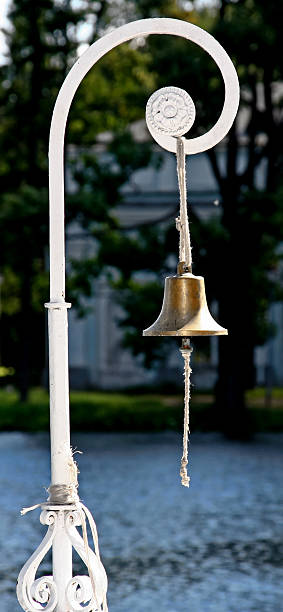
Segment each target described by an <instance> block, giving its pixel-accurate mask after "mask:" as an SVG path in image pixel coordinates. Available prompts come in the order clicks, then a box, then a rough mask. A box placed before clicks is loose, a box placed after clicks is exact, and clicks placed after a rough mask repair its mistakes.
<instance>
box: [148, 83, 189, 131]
mask: <svg viewBox="0 0 283 612" xmlns="http://www.w3.org/2000/svg"><path fill="white" fill-rule="evenodd" d="M195 116H196V109H195V105H194V103H193V100H192V98H191V96H189V94H188V93H187V92H186V91H185V90H184V89H180V87H162V88H161V89H158V90H157V91H155V92H154V93H153V94H152V96H150V98H149V100H148V102H147V105H146V122H147V125H148V127H149V130H150V132H157V133H159V134H168V135H169V136H183V135H184V134H186V133H187V132H188V131H189V130H190V128H191V127H192V125H193V123H194V120H195Z"/></svg>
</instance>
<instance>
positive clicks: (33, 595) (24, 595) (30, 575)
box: [17, 510, 66, 612]
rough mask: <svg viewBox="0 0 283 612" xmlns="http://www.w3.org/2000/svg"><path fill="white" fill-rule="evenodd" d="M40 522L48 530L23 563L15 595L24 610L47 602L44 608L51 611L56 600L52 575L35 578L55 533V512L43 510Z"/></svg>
mask: <svg viewBox="0 0 283 612" xmlns="http://www.w3.org/2000/svg"><path fill="white" fill-rule="evenodd" d="M40 522H41V523H42V524H43V525H49V528H48V531H47V533H46V535H45V537H44V538H43V540H42V542H41V544H40V545H39V546H38V548H37V549H36V551H35V552H34V553H33V555H32V556H31V557H30V559H29V560H28V561H27V562H26V563H25V565H24V567H23V569H22V570H21V571H20V573H19V577H18V583H17V596H18V600H19V603H20V604H21V606H22V608H23V609H24V610H25V612H34V611H36V610H42V607H43V606H42V604H47V605H46V607H45V608H44V609H45V610H47V611H48V612H52V610H54V609H55V607H56V604H57V601H58V598H57V586H56V584H55V582H54V580H53V577H52V576H44V577H42V578H40V579H39V580H35V574H36V572H37V569H38V566H39V565H40V563H41V561H42V559H43V558H44V557H45V555H46V554H47V552H48V551H49V550H50V548H51V546H52V542H53V540H54V537H55V535H56V530H57V513H56V512H53V511H48V510H44V511H43V512H42V513H41V515H40ZM65 612H66V610H65Z"/></svg>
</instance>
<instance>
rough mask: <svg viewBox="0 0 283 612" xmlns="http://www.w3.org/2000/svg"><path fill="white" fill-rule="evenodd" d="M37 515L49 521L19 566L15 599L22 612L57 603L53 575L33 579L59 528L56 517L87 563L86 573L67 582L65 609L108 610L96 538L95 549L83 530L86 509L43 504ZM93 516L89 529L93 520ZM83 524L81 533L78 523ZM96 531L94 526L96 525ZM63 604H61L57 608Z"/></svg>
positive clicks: (47, 608) (48, 609)
mask: <svg viewBox="0 0 283 612" xmlns="http://www.w3.org/2000/svg"><path fill="white" fill-rule="evenodd" d="M44 508H45V509H44V510H43V511H42V512H41V515H40V522H41V523H42V524H43V525H48V531H47V533H46V535H45V536H44V538H43V540H42V542H41V544H40V545H39V546H38V548H37V549H36V551H35V552H34V553H33V555H32V556H31V557H30V559H29V560H28V561H27V562H26V563H25V565H24V567H23V568H22V570H21V572H20V574H19V577H18V583H17V597H18V601H19V603H20V605H21V607H22V608H23V610H25V612H36V611H38V610H44V611H46V612H51V611H52V610H56V606H57V604H58V590H59V589H58V588H57V587H58V585H57V584H56V583H55V581H54V579H53V577H52V576H43V577H41V578H38V579H36V577H35V576H36V572H37V570H38V567H39V565H40V563H41V562H42V560H43V558H44V557H45V555H46V554H47V552H48V551H49V550H50V548H51V546H52V543H53V541H54V538H55V537H56V533H57V531H58V528H59V521H61V526H62V520H63V528H64V531H65V533H66V535H67V537H68V539H69V541H70V542H71V544H72V546H73V547H74V548H75V550H76V552H77V553H78V555H79V556H80V557H81V559H82V560H83V562H84V563H85V564H86V566H87V568H88V572H89V576H74V577H73V578H72V579H71V580H70V581H69V583H68V584H67V585H66V591H65V595H66V601H67V605H68V609H66V612H78V611H79V610H84V612H107V603H106V592H107V576H106V572H105V569H104V567H103V565H102V563H101V560H100V556H99V549H98V545H97V538H96V543H95V552H94V551H93V550H92V549H91V548H90V547H89V545H88V541H87V536H85V534H86V526H85V525H86V523H85V513H87V516H88V518H89V517H90V516H91V515H90V513H89V511H88V510H87V509H86V508H85V509H84V510H83V508H84V507H83V506H81V505H80V504H77V505H76V506H74V507H73V508H72V507H70V506H69V507H67V506H58V507H54V506H52V507H51V506H49V507H48V505H47V504H46V505H44ZM91 520H92V525H91V527H92V531H93V526H94V527H95V524H94V522H93V519H91ZM80 526H81V527H82V530H83V536H84V537H82V536H81V535H80V533H79V531H78V529H77V527H80ZM95 534H96V528H95ZM61 609H62V608H61V607H60V610H61Z"/></svg>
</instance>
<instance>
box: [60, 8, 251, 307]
mask: <svg viewBox="0 0 283 612" xmlns="http://www.w3.org/2000/svg"><path fill="white" fill-rule="evenodd" d="M149 34H169V35H173V36H180V37H182V38H185V39H187V40H190V41H192V42H194V43H196V44H197V45H199V46H200V47H202V48H203V49H204V50H205V51H207V53H209V55H211V57H212V58H213V59H214V60H215V62H216V64H217V65H218V67H219V69H220V71H221V73H222V76H223V80H224V84H225V100H224V106H223V109H222V113H221V115H220V117H219V119H218V121H217V122H216V124H215V125H214V127H213V128H211V130H209V132H207V133H206V134H203V135H202V136H198V137H197V138H193V139H190V140H186V141H185V150H186V153H189V154H193V153H198V152H200V151H205V150H207V149H209V148H211V147H212V146H214V145H215V144H216V143H217V142H219V141H220V140H221V139H222V138H224V136H225V135H226V134H227V132H228V130H229V129H230V127H231V125H232V123H233V121H234V118H235V115H236V112H237V109H238V104H239V82H238V77H237V73H236V70H235V68H234V65H233V63H232V61H231V59H230V58H229V56H228V55H227V53H226V51H224V49H223V47H221V45H220V44H219V43H218V42H217V41H216V40H215V38H213V36H211V35H210V34H208V32H206V31H205V30H202V29H201V28H199V27H198V26H196V25H193V24H191V23H188V22H186V21H181V20H179V19H168V18H155V19H141V20H138V21H133V22H131V23H128V24H126V25H123V26H121V27H120V28H117V29H115V30H112V31H111V32H109V33H108V34H106V35H105V36H103V37H102V38H100V39H99V40H97V41H96V42H95V43H93V44H92V45H91V46H90V47H89V48H88V49H87V51H85V53H84V54H83V55H82V56H81V57H80V58H79V59H78V60H77V61H76V63H75V64H74V66H73V67H72V68H71V70H70V72H69V74H68V75H67V77H66V79H65V81H64V83H63V85H62V87H61V89H60V91H59V94H58V97H57V100H56V103H55V106H54V111H53V116H52V121H51V128H50V140H49V190H50V301H51V302H63V301H64V299H65V253H64V248H65V247H64V163H63V162H64V135H65V128H66V122H67V118H68V113H69V109H70V106H71V103H72V100H73V97H74V95H75V93H76V91H77V89H78V87H79V85H80V83H81V81H82V80H83V78H84V77H85V75H86V74H87V73H88V71H89V70H90V69H91V68H92V66H94V64H96V62H97V61H98V60H99V59H101V58H102V57H103V56H104V55H105V54H106V53H108V52H109V51H111V49H114V48H115V47H117V46H118V45H120V44H122V43H124V42H127V41H129V40H132V39H134V38H137V37H140V36H148V35H149ZM154 138H155V140H156V141H157V142H158V143H159V144H160V145H161V146H162V147H164V148H166V149H167V150H169V151H173V152H175V151H176V139H174V138H172V136H166V135H159V136H158V135H156V133H154Z"/></svg>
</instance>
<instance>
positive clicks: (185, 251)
mask: <svg viewBox="0 0 283 612" xmlns="http://www.w3.org/2000/svg"><path fill="white" fill-rule="evenodd" d="M176 157H177V175H178V184H179V192H180V215H179V217H177V219H176V226H177V229H178V231H179V261H180V263H181V262H183V263H184V264H185V265H186V267H187V268H188V270H189V271H191V269H192V248H191V237H190V228H189V221H188V212H187V185H186V154H185V146H184V139H183V138H181V137H179V138H177V151H176Z"/></svg>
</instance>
